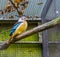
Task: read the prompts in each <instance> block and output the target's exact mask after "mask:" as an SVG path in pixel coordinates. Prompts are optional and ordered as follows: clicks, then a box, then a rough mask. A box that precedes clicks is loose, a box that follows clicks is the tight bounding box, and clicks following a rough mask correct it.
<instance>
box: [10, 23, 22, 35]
mask: <svg viewBox="0 0 60 57" xmlns="http://www.w3.org/2000/svg"><path fill="white" fill-rule="evenodd" d="M21 23H22V22H18V23H16V24H15V25H14V26H13V28H12V29H11V31H10V36H11V35H12V34H13V33H14V32H15V30H16V28H17V27H18V26H19V25H20V24H21Z"/></svg>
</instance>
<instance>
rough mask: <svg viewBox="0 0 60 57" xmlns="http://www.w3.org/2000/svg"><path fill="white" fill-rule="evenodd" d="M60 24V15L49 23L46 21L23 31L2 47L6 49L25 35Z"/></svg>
mask: <svg viewBox="0 0 60 57" xmlns="http://www.w3.org/2000/svg"><path fill="white" fill-rule="evenodd" d="M58 24H60V17H58V18H55V19H54V20H52V21H50V22H47V23H44V24H42V25H39V26H37V27H35V28H33V29H31V30H28V31H26V32H24V33H22V34H21V35H18V36H17V37H16V38H14V39H11V41H10V42H8V41H9V40H8V41H6V42H5V43H4V44H3V45H2V46H1V47H0V49H6V48H8V46H9V45H10V44H12V43H15V42H16V41H19V40H21V39H24V38H25V37H28V36H30V35H32V34H35V33H37V32H42V31H44V30H47V29H50V28H53V27H55V26H56V25H58Z"/></svg>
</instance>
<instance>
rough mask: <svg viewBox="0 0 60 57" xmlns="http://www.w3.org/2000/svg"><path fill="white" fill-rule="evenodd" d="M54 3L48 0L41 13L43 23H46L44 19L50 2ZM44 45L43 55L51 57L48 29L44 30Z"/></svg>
mask: <svg viewBox="0 0 60 57" xmlns="http://www.w3.org/2000/svg"><path fill="white" fill-rule="evenodd" d="M51 3H52V0H47V1H46V4H45V6H44V8H43V10H42V13H41V18H42V23H45V22H46V20H45V19H44V18H45V16H46V14H47V12H48V9H49V7H50V4H51ZM42 45H43V55H42V56H43V57H49V50H48V32H47V30H45V31H43V33H42Z"/></svg>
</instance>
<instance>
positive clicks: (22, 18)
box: [18, 16, 27, 22]
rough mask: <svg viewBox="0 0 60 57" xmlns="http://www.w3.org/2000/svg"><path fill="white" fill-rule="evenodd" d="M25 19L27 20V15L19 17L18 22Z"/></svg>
mask: <svg viewBox="0 0 60 57" xmlns="http://www.w3.org/2000/svg"><path fill="white" fill-rule="evenodd" d="M25 20H27V18H26V17H25V16H22V17H20V18H19V20H18V22H23V21H25Z"/></svg>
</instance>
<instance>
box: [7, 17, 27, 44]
mask: <svg viewBox="0 0 60 57" xmlns="http://www.w3.org/2000/svg"><path fill="white" fill-rule="evenodd" d="M26 19H28V18H27V17H25V16H21V17H20V18H19V20H18V21H17V22H16V23H15V24H14V26H13V27H12V29H11V31H10V39H9V41H8V43H10V41H11V39H13V38H15V37H16V36H18V35H20V34H22V33H24V32H25V31H26V30H27V27H28V23H27V21H26Z"/></svg>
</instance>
